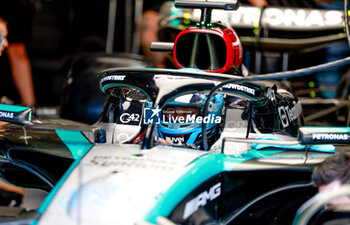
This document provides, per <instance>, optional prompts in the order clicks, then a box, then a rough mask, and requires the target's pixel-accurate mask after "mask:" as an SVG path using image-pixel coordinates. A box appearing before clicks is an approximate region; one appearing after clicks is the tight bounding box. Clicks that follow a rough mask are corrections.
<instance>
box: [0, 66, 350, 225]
mask: <svg viewBox="0 0 350 225" xmlns="http://www.w3.org/2000/svg"><path fill="white" fill-rule="evenodd" d="M223 79H227V77H226V75H220V74H211V73H204V72H187V71H176V70H154V69H140V70H136V69H119V70H109V71H105V72H104V73H102V74H101V75H100V86H101V90H102V91H103V92H104V93H105V94H106V95H107V96H108V97H107V101H106V105H105V107H104V110H103V113H102V115H101V119H100V122H99V123H97V124H95V125H94V126H93V127H91V129H90V130H89V129H87V127H85V129H82V127H79V126H68V125H67V124H65V125H63V123H58V121H57V123H56V125H54V126H52V127H51V128H52V131H51V134H50V133H49V135H48V130H49V129H50V126H48V124H47V123H45V121H42V120H35V119H31V118H30V110H29V109H25V110H23V109H18V108H17V107H16V108H15V107H14V108H12V109H11V108H3V110H2V113H1V115H2V119H3V120H7V121H12V122H15V123H17V124H7V125H3V126H2V129H3V132H2V141H3V146H4V147H3V148H2V151H3V154H4V155H5V157H6V158H7V160H8V162H9V163H11V164H13V165H17V166H19V167H21V168H23V169H25V170H26V171H27V172H26V174H28V173H30V174H31V176H26V177H24V176H23V175H22V176H18V174H20V173H17V174H12V176H8V179H7V180H8V181H12V183H16V182H17V184H19V182H20V181H21V182H22V183H21V184H22V185H23V186H30V187H33V186H34V185H36V187H37V188H40V186H39V184H41V187H50V186H54V187H53V189H52V190H51V191H50V194H49V195H48V197H47V198H46V199H45V201H44V202H43V204H42V206H41V207H40V208H39V210H38V213H39V214H40V216H38V217H37V218H33V219H35V221H36V222H37V223H38V224H54V223H60V224H62V223H64V224H76V223H84V224H89V223H91V224H98V223H101V224H109V223H113V224H135V223H136V222H140V223H141V224H142V221H146V222H148V223H156V221H157V218H159V217H166V218H167V219H169V220H171V221H173V222H175V223H180V224H208V223H211V224H212V223H223V224H258V223H259V224H260V223H262V222H263V223H266V224H288V223H290V222H291V221H292V219H293V217H294V215H295V213H296V210H297V209H298V207H299V206H300V205H301V204H302V203H304V202H305V201H306V200H307V199H309V198H310V197H311V196H312V195H314V194H315V191H316V190H315V189H314V188H313V187H312V184H311V183H310V174H311V172H312V168H313V166H314V165H315V164H317V163H319V162H320V161H322V160H323V159H324V157H328V156H330V155H332V154H333V153H334V147H333V146H329V145H322V146H314V145H312V144H313V143H315V142H317V143H322V141H324V142H325V143H329V141H330V140H331V142H336V141H337V140H338V141H339V142H347V138H345V136H346V137H347V134H348V131H349V130H348V129H345V128H344V129H343V130H340V129H339V130H338V132H340V133H337V134H330V133H329V129H327V131H326V133H321V134H317V135H318V136H317V135H316V134H315V133H313V134H311V136H310V133H309V132H310V129H311V128H303V129H304V130H302V131H303V133H300V134H303V135H301V136H299V139H300V142H302V143H307V144H308V145H307V146H306V145H299V144H298V143H299V142H298V141H297V138H296V133H295V132H294V129H295V128H297V127H298V123H299V117H298V114H299V113H300V112H299V111H298V110H297V107H296V106H295V105H293V104H297V102H294V103H293V100H294V101H295V99H293V98H292V95H291V94H290V93H288V92H285V91H281V90H277V91H276V92H274V91H272V90H273V89H270V87H269V85H267V84H264V83H259V82H254V83H253V82H244V83H241V82H239V83H237V84H235V85H227V86H225V87H224V88H223V89H222V90H221V91H220V93H217V94H219V95H222V97H223V102H219V103H220V105H221V106H222V107H220V106H218V105H215V102H214V101H211V103H212V104H210V105H211V108H212V109H214V108H217V109H218V108H219V109H220V113H219V114H218V113H215V111H214V110H209V113H208V116H209V117H214V116H215V117H216V118H215V120H216V119H217V118H218V123H217V124H216V125H217V126H216V128H217V129H216V130H215V132H218V133H219V134H220V138H219V139H218V140H216V141H213V143H212V144H209V145H210V149H209V150H208V151H205V150H203V148H202V147H201V146H197V145H196V141H194V142H193V143H187V142H186V139H184V141H183V142H182V143H179V142H178V143H175V140H174V139H171V141H174V143H164V142H162V141H160V139H159V138H158V137H160V135H161V134H164V135H165V132H164V131H163V130H162V129H161V128H162V126H168V128H169V126H170V125H171V124H169V118H172V119H173V121H175V120H177V122H173V123H172V125H174V126H177V127H176V128H175V129H186V127H190V128H192V127H191V126H190V123H193V122H192V121H190V122H187V123H180V122H179V121H181V120H182V119H181V115H180V114H176V113H170V112H169V111H170V110H171V109H170V107H166V106H168V105H169V102H172V104H171V105H172V106H171V107H172V108H173V110H174V111H178V110H187V111H191V112H192V113H193V114H191V116H190V117H186V118H185V119H188V118H190V119H192V118H194V120H195V121H198V120H202V121H204V120H205V118H202V119H201V114H195V112H196V111H195V109H198V108H200V109H203V108H202V107H203V104H197V105H196V106H195V104H193V105H191V106H190V105H189V104H188V103H187V102H183V100H182V99H181V97H183V96H186V95H188V94H190V95H193V93H202V92H205V91H207V90H210V89H212V88H213V87H214V86H215V85H216V84H217V83H221V82H222V80H223ZM237 79H238V80H239V78H237ZM268 90H270V91H272V92H274V96H275V97H274V98H271V93H270V91H268ZM268 93H270V94H268ZM228 95H232V97H231V98H230V97H228ZM192 97H193V96H192ZM179 98H180V99H179ZM216 99H218V98H216ZM216 103H218V101H216ZM133 104H142V105H143V110H142V111H141V112H136V111H135V108H133V107H131V106H132V105H133ZM150 106H152V107H150ZM176 107H177V108H176ZM136 108H138V107H136ZM282 108H283V110H282ZM157 109H162V111H157ZM288 109H289V110H288ZM149 110H150V111H149ZM204 110H205V109H204ZM285 110H287V111H285ZM153 113H154V114H155V115H153ZM157 115H159V117H157ZM171 115H172V116H171ZM192 115H194V116H192ZM234 116H235V117H236V118H233V117H234ZM165 118H167V119H165ZM157 119H159V121H157ZM118 120H119V122H118ZM150 120H152V121H150ZM215 120H214V123H215ZM262 121H266V122H268V124H265V126H264V124H261V123H263V122H262ZM147 123H149V124H147ZM152 123H154V124H152ZM157 123H159V124H157ZM208 124H210V122H209V123H208ZM232 124H235V125H236V126H233V127H230V125H232ZM287 124H288V126H287ZM244 125H245V126H244ZM73 128H74V129H75V130H72V129H73ZM207 128H208V129H206V130H205V132H204V133H206V134H207V136H208V138H207V140H205V141H208V140H209V139H211V138H212V137H214V135H211V134H212V132H213V130H214V129H213V128H214V127H211V126H209V125H208V126H207ZM290 128H293V129H290ZM79 129H80V130H79ZM270 129H272V130H270ZM312 129H313V130H315V128H312ZM192 130H193V131H192V132H191V134H195V132H196V130H195V129H192ZM316 130H317V129H316ZM4 131H6V132H4ZM270 131H271V132H270ZM311 131H312V130H311ZM342 132H345V133H342ZM19 133H20V134H19ZM40 133H41V135H40ZM247 133H250V134H249V139H246V138H245V137H246V134H247ZM15 135H16V137H15V138H16V139H17V140H18V141H17V143H16V144H15V142H14V141H13V143H12V144H13V145H15V146H16V147H11V146H9V144H8V145H7V148H5V146H6V145H5V144H6V143H10V139H11V138H14V136H15ZM19 136H21V137H19ZM57 136H58V137H59V139H60V140H59V139H58V138H57ZM48 137H49V143H51V146H50V147H44V146H45V145H43V144H40V140H44V139H47V138H48ZM155 137H157V138H155ZM173 137H174V136H173ZM201 137H202V138H201ZM345 139H346V140H345ZM188 140H189V139H188ZM196 140H197V141H199V140H202V141H203V140H204V139H203V135H201V133H200V134H198V135H197V138H196ZM315 140H317V141H315ZM18 142H22V143H23V146H21V147H20V146H19V143H18ZM60 142H63V143H64V144H65V146H66V148H68V149H69V150H67V149H64V148H63V143H61V145H60ZM25 143H26V144H25ZM49 143H47V145H46V146H48V144H49ZM208 143H210V142H208ZM250 143H253V144H250ZM309 144H311V145H309ZM72 155H73V156H75V157H76V158H75V161H74V162H73V163H72V164H71V165H70V166H69V167H68V169H67V171H66V172H65V173H64V175H63V176H62V177H61V178H60V176H59V175H58V173H56V172H57V170H58V169H60V170H61V171H62V170H63V169H64V167H66V168H67V165H68V162H69V163H70V162H72V160H68V159H69V158H72ZM34 157H36V158H34ZM53 163H55V164H53ZM49 164H51V167H49V166H48V165H49ZM16 168H17V167H16ZM16 168H9V167H7V168H6V167H5V168H4V167H3V168H2V171H12V172H13V171H17V170H16ZM9 169H11V170H9ZM30 177H35V178H36V180H35V179H32V180H30V179H29V178H30ZM25 178H26V179H25ZM58 178H60V180H59V181H58V182H56V183H54V181H57V179H58ZM35 181H36V182H35ZM29 184H30V185H29ZM51 184H53V185H51ZM58 218H59V219H58ZM22 222H23V221H22ZM36 222H35V223H36Z"/></svg>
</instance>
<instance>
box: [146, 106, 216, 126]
mask: <svg viewBox="0 0 350 225" xmlns="http://www.w3.org/2000/svg"><path fill="white" fill-rule="evenodd" d="M160 112H161V109H159V108H158V107H157V108H144V114H143V115H144V121H143V122H144V124H160V120H161V119H162V123H163V124H174V123H183V124H189V123H216V124H218V123H221V120H222V118H221V116H215V115H213V114H210V115H207V116H205V117H203V116H197V115H191V112H190V111H186V110H183V111H182V110H176V112H175V111H174V112H173V111H163V112H162V117H161V114H160ZM166 114H167V115H168V116H166ZM174 114H176V115H178V116H173V115H174ZM179 114H181V115H179ZM185 114H187V115H185Z"/></svg>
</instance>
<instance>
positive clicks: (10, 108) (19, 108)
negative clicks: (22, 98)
mask: <svg viewBox="0 0 350 225" xmlns="http://www.w3.org/2000/svg"><path fill="white" fill-rule="evenodd" d="M27 109H30V108H29V107H24V106H18V105H5V104H0V110H1V111H8V112H21V111H24V110H27Z"/></svg>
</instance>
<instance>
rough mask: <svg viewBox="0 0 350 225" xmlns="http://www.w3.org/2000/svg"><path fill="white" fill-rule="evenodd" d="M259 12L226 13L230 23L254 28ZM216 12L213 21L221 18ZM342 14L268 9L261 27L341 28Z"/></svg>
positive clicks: (327, 11)
mask: <svg viewBox="0 0 350 225" xmlns="http://www.w3.org/2000/svg"><path fill="white" fill-rule="evenodd" d="M260 12H261V10H260V9H259V8H256V7H240V8H239V9H238V10H237V11H235V12H227V14H226V17H227V19H228V20H229V21H230V23H231V24H232V25H234V26H238V27H254V24H259V17H260ZM223 15H224V14H222V12H220V11H218V10H214V12H213V20H215V19H218V18H222V17H223ZM342 23H343V12H342V11H338V10H316V9H291V8H285V9H283V8H274V7H269V8H267V9H265V10H264V12H263V16H262V26H265V27H266V26H267V27H275V28H277V27H281V28H284V29H286V28H290V29H291V28H294V29H295V28H299V29H308V28H313V27H315V28H321V27H325V26H329V27H336V28H342V26H343V25H342Z"/></svg>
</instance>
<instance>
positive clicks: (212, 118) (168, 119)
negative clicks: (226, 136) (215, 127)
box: [162, 114, 221, 124]
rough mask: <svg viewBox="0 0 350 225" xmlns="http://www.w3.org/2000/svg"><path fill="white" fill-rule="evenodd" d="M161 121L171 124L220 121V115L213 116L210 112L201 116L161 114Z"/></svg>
mask: <svg viewBox="0 0 350 225" xmlns="http://www.w3.org/2000/svg"><path fill="white" fill-rule="evenodd" d="M162 119H163V123H164V124H171V123H184V124H189V123H216V124H218V123H221V116H215V115H213V114H210V115H208V116H205V117H202V116H196V115H186V116H177V117H174V116H169V117H166V116H165V115H164V114H163V117H162Z"/></svg>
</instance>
